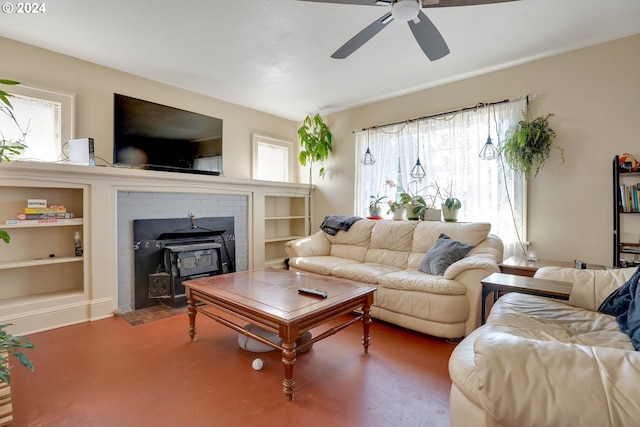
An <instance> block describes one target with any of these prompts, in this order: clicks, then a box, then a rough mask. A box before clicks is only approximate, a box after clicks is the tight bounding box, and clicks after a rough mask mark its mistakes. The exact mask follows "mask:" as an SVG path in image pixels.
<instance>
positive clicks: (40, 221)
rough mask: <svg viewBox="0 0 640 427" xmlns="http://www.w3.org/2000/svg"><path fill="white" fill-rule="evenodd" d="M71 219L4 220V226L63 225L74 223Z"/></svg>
mask: <svg viewBox="0 0 640 427" xmlns="http://www.w3.org/2000/svg"><path fill="white" fill-rule="evenodd" d="M74 222H75V221H74V219H73V218H62V219H58V218H49V219H8V220H6V222H5V224H6V225H15V224H65V223H69V224H72V223H74Z"/></svg>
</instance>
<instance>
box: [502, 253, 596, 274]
mask: <svg viewBox="0 0 640 427" xmlns="http://www.w3.org/2000/svg"><path fill="white" fill-rule="evenodd" d="M498 266H499V267H500V272H501V273H505V274H515V275H517V276H528V277H533V276H534V274H536V271H537V270H538V269H539V268H541V267H548V266H552V267H568V268H575V267H576V263H575V261H574V262H569V261H555V260H550V259H540V260H537V261H529V260H528V259H526V258H522V257H517V256H512V257H509V258H507V259H505V260H504V261H502V262H501V263H500V264H499V265H498ZM605 268H607V267H605V266H603V265H596V264H588V265H587V269H589V270H603V269H605Z"/></svg>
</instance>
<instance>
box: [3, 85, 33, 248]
mask: <svg viewBox="0 0 640 427" xmlns="http://www.w3.org/2000/svg"><path fill="white" fill-rule="evenodd" d="M0 84H3V85H6V86H15V85H19V84H20V83H19V82H17V81H15V80H7V79H0ZM11 96H13V95H11V94H10V93H7V92H5V91H4V90H2V89H0V112H1V113H2V114H6V115H7V116H8V117H9V118H10V119H11V121H12V122H13V123H15V125H16V126H17V127H18V129H19V130H20V133H22V137H21V138H20V139H18V140H14V139H7V138H6V137H5V134H4V132H2V130H0V163H2V162H3V161H5V162H10V161H11V156H14V155H18V154H20V153H21V152H22V150H24V149H25V147H26V146H25V145H24V139H25V137H26V136H27V133H26V132H25V131H23V130H22V128H21V127H20V124H19V123H18V120H17V119H16V117H15V116H14V115H13V105H11V101H9V98H10V97H11ZM0 240H2V241H4V242H5V243H9V242H10V241H11V238H10V237H9V233H7V231H6V230H3V229H0Z"/></svg>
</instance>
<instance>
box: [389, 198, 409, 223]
mask: <svg viewBox="0 0 640 427" xmlns="http://www.w3.org/2000/svg"><path fill="white" fill-rule="evenodd" d="M388 204H389V210H387V214H393V219H394V220H396V221H400V220H403V219H404V213H405V210H406V209H405V206H404V203H402V202H392V201H391V200H389V202H388Z"/></svg>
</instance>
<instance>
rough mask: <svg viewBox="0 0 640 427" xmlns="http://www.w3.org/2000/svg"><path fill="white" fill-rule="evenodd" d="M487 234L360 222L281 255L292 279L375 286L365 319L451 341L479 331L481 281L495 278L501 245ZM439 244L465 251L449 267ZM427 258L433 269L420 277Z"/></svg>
mask: <svg viewBox="0 0 640 427" xmlns="http://www.w3.org/2000/svg"><path fill="white" fill-rule="evenodd" d="M490 230H491V225H490V224H488V223H445V222H439V221H421V222H418V221H392V220H368V219H362V220H359V221H356V222H355V223H353V225H351V226H350V228H349V229H348V230H347V231H343V230H341V231H337V233H336V234H335V235H331V234H328V233H326V232H324V231H318V232H317V233H315V234H313V235H311V236H309V237H305V238H301V239H297V240H294V241H290V242H287V243H286V245H285V250H286V252H287V255H288V256H289V268H290V269H291V270H293V271H304V272H309V273H313V274H319V275H325V276H334V277H339V278H343V279H348V280H352V281H356V282H361V283H364V284H367V285H373V286H375V287H376V288H377V291H376V295H375V303H374V306H373V307H372V310H371V314H372V317H374V318H377V319H380V320H383V321H387V322H390V323H394V324H397V325H399V326H402V327H406V328H409V329H413V330H416V331H419V332H423V333H426V334H430V335H434V336H438V337H442V338H450V339H458V338H461V337H463V336H465V335H468V334H470V333H471V332H472V331H473V330H474V329H476V328H477V327H478V326H479V324H480V300H481V288H482V286H481V283H480V281H481V280H482V279H483V278H485V277H486V276H488V275H489V274H491V273H493V272H498V271H500V270H499V267H498V263H499V262H500V261H501V260H502V252H503V245H502V241H501V240H500V239H499V238H498V237H497V236H495V235H492V234H490V233H489V232H490ZM441 235H445V236H446V237H449V238H450V240H449V241H444V242H443V241H442V240H446V239H445V238H444V237H441ZM441 243H443V244H445V245H446V244H452V243H453V244H456V245H457V244H462V245H463V246H464V244H468V245H471V246H470V247H471V249H470V251H469V252H468V253H466V255H464V256H463V257H462V259H459V260H457V261H455V262H452V263H450V265H449V261H452V259H447V258H448V256H449V255H451V254H452V253H453V252H455V250H453V251H452V250H448V249H446V250H444V251H443V252H441V251H438V250H436V249H438V248H440V249H442V247H443V246H442V245H440V244H441ZM447 248H448V247H447ZM427 253H429V257H426V254H427ZM426 258H429V260H430V261H433V262H434V263H433V264H434V265H437V266H438V268H437V269H435V270H434V269H433V268H427V269H426V270H425V268H424V265H425V261H427V259H426ZM454 259H455V257H454ZM421 263H422V266H421ZM432 266H433V265H432ZM438 269H440V270H442V271H436V270H438ZM424 271H429V272H430V273H439V274H429V273H427V272H424Z"/></svg>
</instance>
